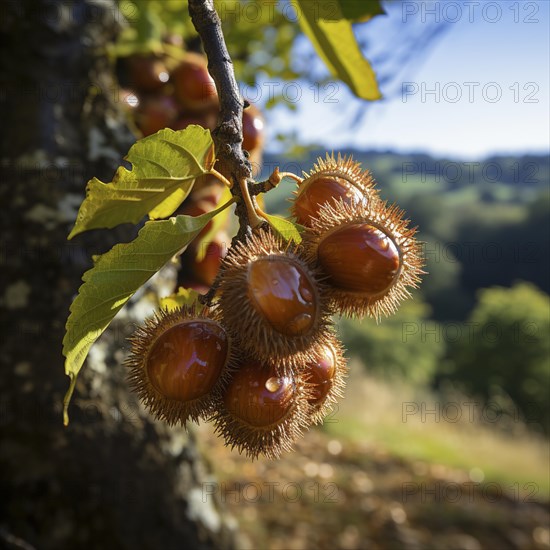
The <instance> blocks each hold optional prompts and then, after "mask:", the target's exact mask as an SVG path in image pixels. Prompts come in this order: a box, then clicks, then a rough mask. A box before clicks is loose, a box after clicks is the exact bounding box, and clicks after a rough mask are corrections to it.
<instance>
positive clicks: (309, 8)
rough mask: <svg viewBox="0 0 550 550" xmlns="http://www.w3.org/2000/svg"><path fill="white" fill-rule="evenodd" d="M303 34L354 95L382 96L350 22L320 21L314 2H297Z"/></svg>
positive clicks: (366, 97) (334, 74)
mask: <svg viewBox="0 0 550 550" xmlns="http://www.w3.org/2000/svg"><path fill="white" fill-rule="evenodd" d="M296 4H297V6H298V11H299V13H298V20H299V22H300V26H301V28H302V31H303V32H304V33H305V34H306V36H308V38H309V39H310V40H311V42H312V44H313V46H314V47H315V49H316V50H317V53H318V54H319V56H320V57H321V59H322V60H323V61H324V63H325V65H326V66H327V68H328V69H329V71H330V72H331V73H332V75H333V76H335V77H336V78H339V79H340V80H342V81H343V82H345V83H346V84H347V85H348V86H349V87H350V88H351V90H352V91H353V93H354V94H355V95H357V96H358V97H361V98H363V99H368V100H371V101H372V100H376V99H380V98H381V97H382V95H381V94H380V91H379V89H378V84H377V82H376V75H375V74H374V71H373V69H372V67H371V65H370V63H369V62H368V61H367V60H366V59H365V58H364V57H363V54H362V52H361V49H360V48H359V45H358V44H357V41H356V39H355V35H354V34H353V29H352V26H351V22H350V21H348V20H347V19H332V20H331V19H322V18H321V17H319V11H318V7H317V3H316V2H311V1H310V0H296Z"/></svg>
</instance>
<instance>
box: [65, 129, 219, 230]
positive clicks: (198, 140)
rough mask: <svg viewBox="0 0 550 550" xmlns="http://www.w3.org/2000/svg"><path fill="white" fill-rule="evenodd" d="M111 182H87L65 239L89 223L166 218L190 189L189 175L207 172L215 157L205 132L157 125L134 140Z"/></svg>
mask: <svg viewBox="0 0 550 550" xmlns="http://www.w3.org/2000/svg"><path fill="white" fill-rule="evenodd" d="M126 160H128V162H130V163H131V164H132V170H128V169H126V168H125V167H124V166H120V167H119V168H118V170H117V171H116V174H115V176H114V178H113V181H112V182H111V183H103V182H102V181H100V180H98V179H97V178H93V179H92V180H90V181H89V182H88V185H87V187H86V198H85V199H84V202H83V203H82V205H81V206H80V210H79V211H78V216H77V219H76V223H75V226H74V227H73V230H72V231H71V233H70V234H69V239H72V238H73V237H74V236H75V235H78V234H79V233H82V232H83V231H87V230H89V229H99V228H110V227H115V226H116V225H119V224H121V223H138V222H139V221H140V220H141V219H142V218H143V217H144V216H145V215H147V214H149V217H150V218H151V219H159V218H167V217H168V216H170V215H171V214H173V213H174V211H175V210H176V208H177V207H178V206H179V205H180V204H181V203H182V201H183V200H184V199H185V197H187V195H188V194H189V192H190V191H191V189H192V187H193V184H194V182H195V179H196V178H197V177H199V176H202V175H204V174H207V173H208V172H209V170H211V169H212V167H213V166H214V162H215V153H214V143H213V141H212V137H211V136H210V132H209V131H208V130H206V129H204V128H202V127H201V126H196V125H192V126H189V127H187V128H186V129H185V130H180V131H174V130H171V129H169V128H166V129H164V130H160V131H159V132H157V133H156V134H154V135H152V136H148V137H146V138H143V139H140V140H139V141H137V142H136V143H135V144H134V145H132V147H131V148H130V151H129V152H128V155H127V157H126Z"/></svg>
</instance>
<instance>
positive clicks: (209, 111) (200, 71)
mask: <svg viewBox="0 0 550 550" xmlns="http://www.w3.org/2000/svg"><path fill="white" fill-rule="evenodd" d="M117 73H118V78H119V82H120V83H121V85H122V86H123V88H122V89H121V92H120V100H121V101H122V103H123V105H124V106H125V108H126V110H127V112H128V114H129V116H130V119H131V122H132V123H133V124H134V125H135V126H136V128H137V130H138V131H139V133H140V134H141V135H142V136H143V137H146V136H149V135H151V134H154V133H156V132H158V131H159V130H161V129H163V128H171V129H173V130H183V129H185V128H187V126H189V125H190V124H197V125H199V126H202V127H203V128H206V129H208V130H210V131H212V130H214V128H215V126H216V122H217V116H218V112H219V101H218V94H217V91H216V86H215V84H214V80H213V79H212V77H211V76H210V73H209V72H208V68H207V63H206V59H205V57H204V56H203V55H200V54H198V53H194V52H185V53H184V54H183V58H182V59H174V58H172V57H170V56H167V55H165V56H160V55H155V54H133V55H130V56H128V57H123V58H119V60H118V62H117ZM263 142H264V119H263V116H262V113H261V111H260V110H259V109H258V108H257V107H256V106H255V105H249V106H248V107H247V108H246V109H245V110H244V112H243V148H244V149H245V150H246V151H248V153H249V158H250V162H251V163H252V166H254V167H257V166H259V164H260V162H261V157H262V149H263ZM216 168H217V169H218V170H219V171H220V172H221V173H224V170H223V167H220V166H216ZM224 175H226V176H227V174H224ZM222 192H223V184H221V183H220V181H219V180H218V179H217V178H215V177H213V176H203V177H201V178H199V180H198V181H197V182H196V183H195V185H194V188H193V192H192V194H191V195H190V196H189V197H188V198H187V199H186V200H185V202H184V203H183V204H182V205H181V207H180V208H179V209H178V210H177V211H176V212H175V214H174V215H180V214H185V215H189V216H199V215H201V214H206V213H207V212H210V211H212V210H214V209H215V208H216V207H217V206H219V205H220V201H221V198H222ZM211 229H212V224H209V225H208V226H207V227H206V228H205V229H204V230H203V231H202V232H201V235H200V236H199V238H197V239H195V240H194V241H193V243H192V245H191V246H189V247H188V248H187V250H186V251H185V254H184V255H183V256H182V257H181V259H180V263H181V270H180V274H179V281H178V282H179V284H180V286H183V287H185V288H193V289H194V290H197V291H199V292H201V293H204V292H206V291H207V290H208V287H209V286H210V285H212V283H213V282H214V279H215V277H216V274H217V272H218V270H219V267H220V264H221V261H222V259H223V257H224V256H225V254H226V252H227V245H228V243H229V242H230V240H231V239H230V238H229V236H228V234H227V230H226V228H225V227H218V228H217V231H216V232H215V233H214V234H212V232H211ZM205 236H208V238H207V239H204V238H203V237H205Z"/></svg>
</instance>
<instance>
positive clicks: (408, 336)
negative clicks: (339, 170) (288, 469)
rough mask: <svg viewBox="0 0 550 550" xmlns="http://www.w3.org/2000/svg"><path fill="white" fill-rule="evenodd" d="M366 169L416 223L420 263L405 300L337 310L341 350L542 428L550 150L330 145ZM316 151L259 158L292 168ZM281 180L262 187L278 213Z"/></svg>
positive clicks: (377, 370)
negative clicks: (466, 155)
mask: <svg viewBox="0 0 550 550" xmlns="http://www.w3.org/2000/svg"><path fill="white" fill-rule="evenodd" d="M340 152H341V153H342V154H346V155H350V154H351V155H353V157H354V158H355V159H356V160H358V161H359V162H361V163H362V165H363V167H364V168H368V169H369V170H370V171H371V172H372V174H373V176H374V178H375V179H376V181H377V182H378V187H379V189H380V192H381V195H382V197H383V198H384V199H385V200H387V201H388V202H390V203H391V202H394V201H395V202H397V203H398V204H399V205H400V206H401V207H402V208H403V209H404V210H405V211H406V212H407V215H408V217H409V218H410V219H411V220H412V222H413V225H417V226H418V228H419V239H420V240H422V241H424V243H425V244H424V254H425V257H426V263H427V265H426V271H427V272H428V274H427V275H426V276H425V277H424V280H423V283H422V285H421V288H420V290H419V291H418V292H417V293H416V295H415V299H414V300H411V301H409V302H407V303H405V304H404V306H403V307H402V308H401V309H400V311H399V312H398V313H397V314H396V315H395V316H394V317H392V318H389V319H384V320H382V322H381V324H380V325H378V326H377V325H376V324H375V323H374V322H373V321H371V320H366V321H364V322H363V323H358V322H354V321H348V320H343V321H342V322H341V323H340V332H341V335H342V337H343V339H344V343H345V344H346V346H347V348H348V350H349V355H350V356H352V357H353V356H357V357H359V358H360V359H361V360H362V362H363V363H364V364H365V365H366V368H367V369H368V370H369V371H370V372H371V373H374V374H376V375H379V376H383V377H386V378H394V377H398V378H406V379H408V380H409V381H410V382H412V383H414V384H420V385H425V386H431V387H432V388H435V389H438V390H440V391H442V392H443V393H445V392H448V391H454V390H458V391H463V392H464V393H466V394H468V395H471V396H473V397H479V398H480V399H482V400H484V401H485V402H491V403H493V404H496V405H494V406H497V407H498V413H499V414H501V415H509V416H515V417H518V418H521V419H522V420H523V421H524V422H526V423H527V424H528V425H529V426H530V427H531V428H532V429H533V430H535V431H538V432H545V433H548V431H549V419H550V406H549V400H548V397H547V392H548V389H550V343H549V342H548V337H547V335H548V334H549V333H550V319H549V315H550V301H549V297H548V293H549V292H550V254H549V250H550V248H549V243H550V197H549V190H550V188H549V181H550V159H549V157H547V156H546V157H545V156H530V155H526V156H522V157H512V156H510V157H504V156H500V157H491V158H487V159H485V160H482V161H464V160H453V159H448V158H432V157H430V156H428V155H424V154H408V155H401V154H395V153H392V152H361V151H351V150H349V151H340ZM324 154H325V152H324V151H316V150H315V151H308V152H306V153H304V155H303V156H302V158H299V159H286V158H275V157H272V156H269V155H268V156H266V158H265V160H264V174H265V175H267V174H268V173H269V172H270V171H271V170H272V169H273V168H274V167H275V166H280V167H281V169H282V170H288V171H293V172H295V173H298V174H301V172H302V171H309V170H311V168H312V167H313V164H314V163H315V160H316V159H317V158H318V157H319V156H321V155H324ZM291 185H293V184H291V183H288V182H285V183H283V184H282V185H281V187H280V188H279V189H277V190H275V191H273V192H272V193H270V194H269V195H268V196H267V199H266V202H267V206H268V208H269V209H270V210H271V211H272V212H277V213H280V214H283V215H288V211H287V206H288V203H287V201H286V199H287V197H288V196H289V187H290V186H291Z"/></svg>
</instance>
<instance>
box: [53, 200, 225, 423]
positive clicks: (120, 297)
mask: <svg viewBox="0 0 550 550" xmlns="http://www.w3.org/2000/svg"><path fill="white" fill-rule="evenodd" d="M232 202H233V201H230V202H228V203H226V204H224V205H223V206H221V207H220V208H218V209H217V210H213V211H212V212H208V213H207V214H203V215H202V216H196V217H193V216H176V217H173V218H170V219H168V220H163V221H151V222H147V223H146V224H145V225H144V227H143V228H142V229H141V230H140V231H139V233H138V236H137V237H136V238H135V239H134V240H133V241H132V242H130V243H124V244H117V245H116V246H114V247H113V248H112V249H111V250H110V251H109V252H107V253H105V254H103V255H101V256H99V257H98V258H97V260H96V261H95V264H94V267H93V268H92V269H90V270H88V271H86V273H84V276H83V277H82V280H83V284H82V285H81V287H80V288H79V289H78V295H77V297H76V298H75V300H74V301H73V303H72V305H71V308H70V315H69V318H68V320H67V324H66V327H65V328H66V332H65V338H64V339H63V355H64V356H65V357H66V361H65V373H66V374H67V375H68V376H69V377H70V378H71V383H70V387H69V390H68V391H67V394H66V396H65V399H64V402H63V403H64V408H63V415H64V422H65V424H67V423H68V414H67V409H68V406H69V401H70V399H71V395H72V392H73V389H74V386H75V383H76V377H77V375H78V373H79V371H80V369H81V368H82V365H83V364H84V361H85V359H86V356H87V355H88V352H89V350H90V348H91V347H92V344H93V343H94V342H95V341H96V340H97V339H98V338H99V337H100V336H101V334H102V333H103V332H104V331H105V329H106V328H107V327H108V326H109V323H110V322H111V321H112V320H113V318H114V316H115V315H116V314H117V313H118V312H119V311H120V309H121V308H122V306H124V304H126V302H128V300H129V299H130V298H131V297H132V296H133V294H134V293H135V292H136V290H138V289H139V288H140V287H141V286H142V285H143V284H144V283H145V282H147V281H148V280H149V279H150V278H151V277H152V276H153V275H154V274H155V273H156V272H157V271H158V270H159V269H160V268H161V267H162V266H164V264H166V262H168V261H169V260H170V259H171V258H172V257H173V256H174V255H175V254H177V253H178V252H180V251H181V250H182V249H183V248H184V247H185V246H187V245H188V244H189V243H190V242H191V241H192V240H193V239H194V238H195V237H196V236H197V235H198V234H199V232H200V231H201V229H203V227H204V226H205V225H206V224H207V223H208V222H209V221H210V220H211V219H212V218H213V217H214V216H216V215H217V214H218V213H219V212H221V211H222V210H224V209H225V208H227V207H228V206H229V205H230V204H231V203H232Z"/></svg>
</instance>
